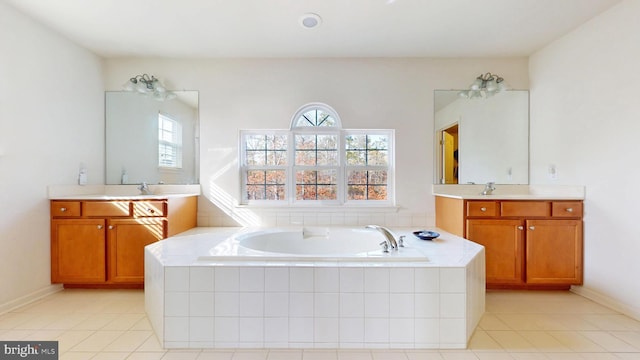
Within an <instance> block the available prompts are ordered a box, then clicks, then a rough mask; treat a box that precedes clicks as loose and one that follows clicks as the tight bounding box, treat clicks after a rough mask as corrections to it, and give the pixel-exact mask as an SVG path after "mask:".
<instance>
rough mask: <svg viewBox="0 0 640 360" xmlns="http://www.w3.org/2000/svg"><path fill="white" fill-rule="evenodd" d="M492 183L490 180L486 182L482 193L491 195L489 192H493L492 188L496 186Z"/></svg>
mask: <svg viewBox="0 0 640 360" xmlns="http://www.w3.org/2000/svg"><path fill="white" fill-rule="evenodd" d="M494 185H495V183H494V182H492V181H490V182H488V183H487V184H486V185H485V186H484V190H482V195H491V193H493V190H495V189H496V187H495V186H494Z"/></svg>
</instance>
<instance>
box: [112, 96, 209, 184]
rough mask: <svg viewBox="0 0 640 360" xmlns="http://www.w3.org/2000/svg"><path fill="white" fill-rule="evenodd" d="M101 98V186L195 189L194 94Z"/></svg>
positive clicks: (196, 129)
mask: <svg viewBox="0 0 640 360" xmlns="http://www.w3.org/2000/svg"><path fill="white" fill-rule="evenodd" d="M174 93H175V94H176V95H177V96H176V97H175V98H173V99H170V100H165V101H157V100H154V99H153V98H151V97H147V96H144V95H142V94H138V93H134V92H126V91H107V92H106V93H105V144H106V146H105V147H106V149H105V166H106V169H105V174H106V179H105V183H106V184H107V185H114V184H139V183H141V182H143V181H144V182H147V183H149V184H197V183H198V153H199V150H198V148H199V121H198V92H197V91H174Z"/></svg>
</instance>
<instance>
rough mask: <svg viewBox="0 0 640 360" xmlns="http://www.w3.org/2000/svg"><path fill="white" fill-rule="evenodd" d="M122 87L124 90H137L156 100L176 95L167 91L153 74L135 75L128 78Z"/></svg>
mask: <svg viewBox="0 0 640 360" xmlns="http://www.w3.org/2000/svg"><path fill="white" fill-rule="evenodd" d="M123 87H124V89H125V90H126V91H132V92H138V93H140V94H143V95H147V96H149V97H152V98H154V99H156V100H158V101H164V100H170V99H173V98H175V97H176V94H174V93H173V92H171V91H167V88H165V86H164V85H163V84H162V83H161V82H160V80H158V78H156V77H155V76H153V75H151V76H149V75H147V74H142V75H136V76H134V77H132V78H131V79H129V81H127V82H126V83H125V84H124V86H123Z"/></svg>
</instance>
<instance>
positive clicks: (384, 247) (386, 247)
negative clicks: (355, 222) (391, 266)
mask: <svg viewBox="0 0 640 360" xmlns="http://www.w3.org/2000/svg"><path fill="white" fill-rule="evenodd" d="M380 246H382V252H384V253H388V252H389V243H388V242H386V241H383V242H381V243H380Z"/></svg>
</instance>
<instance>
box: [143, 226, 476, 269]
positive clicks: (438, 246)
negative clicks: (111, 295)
mask: <svg viewBox="0 0 640 360" xmlns="http://www.w3.org/2000/svg"><path fill="white" fill-rule="evenodd" d="M316 227H317V226H316ZM329 228H331V226H329ZM260 229H264V228H223V227H197V228H193V229H191V230H187V231H185V232H183V233H180V234H178V235H176V236H173V237H170V238H167V239H165V240H161V241H159V242H156V243H153V244H150V245H147V246H146V248H145V249H146V251H147V252H150V253H151V254H152V255H153V256H155V257H156V258H157V259H158V260H159V261H160V262H161V263H162V264H163V265H164V266H211V265H212V263H211V262H208V261H203V260H199V259H198V258H199V257H200V256H204V255H208V254H210V250H211V249H213V248H214V247H215V246H216V245H218V244H220V243H221V242H223V241H224V240H226V239H228V238H229V237H231V236H234V235H236V234H239V233H246V232H250V231H256V230H260ZM390 230H391V231H392V232H393V233H394V234H395V235H396V237H399V236H401V235H405V246H406V247H407V248H409V249H413V250H417V251H419V252H420V253H421V254H424V256H426V257H427V261H422V262H415V263H414V262H411V264H415V265H416V266H425V267H460V266H466V264H468V262H469V261H471V259H473V258H474V257H475V256H476V255H477V254H478V252H479V251H481V250H482V246H481V245H478V244H476V243H474V242H472V241H469V240H466V239H464V238H462V237H459V236H456V235H453V234H450V233H448V232H446V231H444V230H441V229H438V228H430V229H427V230H432V231H436V232H438V233H440V237H438V238H437V239H434V240H420V239H418V238H416V237H415V236H414V235H413V232H414V231H419V230H424V229H411V228H400V227H398V228H393V227H392V228H390ZM372 236H382V235H381V234H378V233H375V232H373V233H372ZM381 239H382V237H381ZM401 250H402V249H401ZM291 256H292V260H291V261H290V262H283V261H281V260H279V261H278V262H277V264H279V265H284V264H288V263H296V264H297V263H300V260H299V259H298V261H296V258H295V255H291ZM250 262H251V264H252V265H255V266H265V265H268V264H269V262H267V261H260V260H259V258H257V259H256V261H250ZM243 263H247V261H243ZM306 263H307V264H314V265H318V264H321V265H322V266H338V265H339V264H341V265H344V264H345V263H348V261H340V262H338V261H311V262H306ZM216 264H217V263H216ZM230 264H233V262H231V263H230ZM272 264H273V263H272ZM357 264H358V266H362V265H363V264H364V265H367V266H369V265H370V266H381V265H382V264H384V265H385V266H397V267H406V266H407V265H408V263H407V262H402V261H396V262H380V261H376V262H370V263H369V262H366V261H358V262H357Z"/></svg>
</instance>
